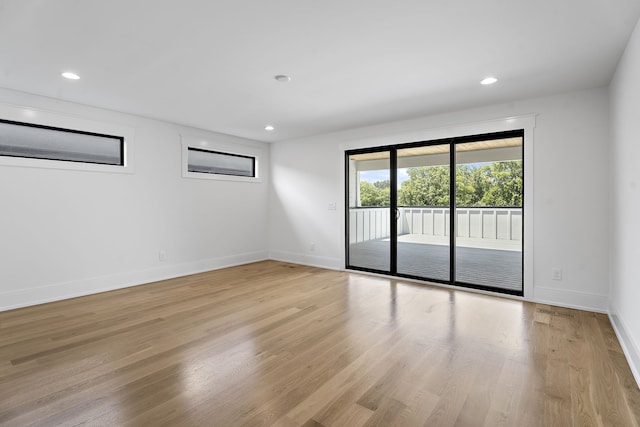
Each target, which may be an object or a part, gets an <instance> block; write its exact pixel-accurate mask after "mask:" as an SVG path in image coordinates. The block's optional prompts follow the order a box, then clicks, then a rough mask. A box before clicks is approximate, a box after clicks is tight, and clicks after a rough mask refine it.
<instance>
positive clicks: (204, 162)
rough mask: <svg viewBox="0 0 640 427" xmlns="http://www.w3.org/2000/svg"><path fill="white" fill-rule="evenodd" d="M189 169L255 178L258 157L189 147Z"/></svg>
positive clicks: (198, 171)
mask: <svg viewBox="0 0 640 427" xmlns="http://www.w3.org/2000/svg"><path fill="white" fill-rule="evenodd" d="M188 152H189V154H188V170H189V172H196V173H210V174H218V175H229V176H246V177H251V178H255V176H256V158H255V157H252V156H243V155H240V154H229V153H220V152H217V151H209V150H203V149H199V148H192V147H189V148H188Z"/></svg>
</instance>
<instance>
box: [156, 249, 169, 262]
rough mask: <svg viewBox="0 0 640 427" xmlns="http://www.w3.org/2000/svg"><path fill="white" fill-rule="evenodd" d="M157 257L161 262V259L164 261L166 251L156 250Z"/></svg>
mask: <svg viewBox="0 0 640 427" xmlns="http://www.w3.org/2000/svg"><path fill="white" fill-rule="evenodd" d="M158 259H159V260H160V261H161V262H162V261H166V260H167V253H166V252H165V251H160V252H158Z"/></svg>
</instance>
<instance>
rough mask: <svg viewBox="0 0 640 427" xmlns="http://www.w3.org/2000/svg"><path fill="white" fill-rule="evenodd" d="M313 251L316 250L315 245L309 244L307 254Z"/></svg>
mask: <svg viewBox="0 0 640 427" xmlns="http://www.w3.org/2000/svg"><path fill="white" fill-rule="evenodd" d="M315 250H316V244H315V243H311V244H310V245H309V252H313V251H315Z"/></svg>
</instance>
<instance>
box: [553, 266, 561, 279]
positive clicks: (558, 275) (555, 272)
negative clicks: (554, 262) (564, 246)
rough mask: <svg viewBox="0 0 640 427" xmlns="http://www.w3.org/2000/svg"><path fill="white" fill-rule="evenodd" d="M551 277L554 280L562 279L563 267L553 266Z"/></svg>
mask: <svg viewBox="0 0 640 427" xmlns="http://www.w3.org/2000/svg"><path fill="white" fill-rule="evenodd" d="M551 278H552V279H553V280H562V269H561V268H552V269H551Z"/></svg>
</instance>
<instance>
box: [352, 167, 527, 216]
mask: <svg viewBox="0 0 640 427" xmlns="http://www.w3.org/2000/svg"><path fill="white" fill-rule="evenodd" d="M407 174H408V175H409V179H408V180H406V181H404V182H403V183H402V184H401V185H400V188H399V189H398V205H399V206H449V185H450V182H449V179H450V178H449V167H448V166H422V167H415V168H408V169H407ZM522 191H523V176H522V161H520V160H517V161H505V162H493V163H491V164H488V165H483V166H480V167H477V166H472V165H458V166H457V167H456V204H457V205H458V206H478V207H480V206H487V207H507V206H522ZM386 197H387V200H388V195H387V196H386ZM363 206H364V204H363ZM385 206H386V205H385Z"/></svg>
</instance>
